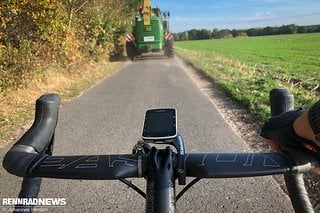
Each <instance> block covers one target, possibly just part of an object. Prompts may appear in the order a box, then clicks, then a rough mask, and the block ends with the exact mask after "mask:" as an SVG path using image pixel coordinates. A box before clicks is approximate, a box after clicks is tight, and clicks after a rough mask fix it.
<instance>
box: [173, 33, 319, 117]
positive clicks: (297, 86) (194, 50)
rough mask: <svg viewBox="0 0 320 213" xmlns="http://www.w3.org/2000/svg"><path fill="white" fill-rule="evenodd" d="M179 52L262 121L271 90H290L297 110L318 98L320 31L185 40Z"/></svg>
mask: <svg viewBox="0 0 320 213" xmlns="http://www.w3.org/2000/svg"><path fill="white" fill-rule="evenodd" d="M176 49H177V53H178V55H179V56H180V57H182V58H184V59H185V60H187V61H188V62H189V63H190V64H192V65H193V66H194V67H196V68H197V69H199V70H201V71H203V72H204V73H205V74H206V75H207V76H209V77H210V78H213V79H214V80H215V81H216V82H218V83H219V84H220V85H221V86H222V87H224V88H225V89H226V90H227V91H228V92H229V93H230V94H231V95H232V96H233V97H235V98H236V99H237V100H239V101H240V102H242V103H244V104H245V105H246V106H247V107H248V108H249V109H250V110H251V112H252V113H253V114H255V115H257V116H258V117H259V118H260V119H265V118H266V117H267V116H268V114H269V106H268V95H269V91H270V90H271V89H272V88H275V87H281V88H284V87H285V88H288V89H289V90H290V91H291V92H292V93H293V94H294V95H295V102H296V106H301V105H309V104H310V103H311V102H313V101H315V100H318V99H319V97H320V33H312V34H294V35H278V36H260V37H241V38H234V39H214V40H199V41H184V42H176Z"/></svg>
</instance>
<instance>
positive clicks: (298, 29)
mask: <svg viewBox="0 0 320 213" xmlns="http://www.w3.org/2000/svg"><path fill="white" fill-rule="evenodd" d="M315 32H320V25H308V26H298V25H295V24H290V25H283V26H281V27H269V26H268V27H264V28H260V27H256V28H250V29H239V30H236V29H233V30H230V29H221V30H219V29H217V28H214V29H213V30H208V29H201V30H198V29H192V30H188V31H184V32H180V33H175V34H174V35H175V40H176V41H185V40H201V39H221V38H234V37H239V36H265V35H282V34H295V33H315Z"/></svg>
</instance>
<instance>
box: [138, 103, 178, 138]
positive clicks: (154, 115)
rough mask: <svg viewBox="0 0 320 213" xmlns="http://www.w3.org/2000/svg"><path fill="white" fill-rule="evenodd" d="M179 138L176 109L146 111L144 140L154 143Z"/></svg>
mask: <svg viewBox="0 0 320 213" xmlns="http://www.w3.org/2000/svg"><path fill="white" fill-rule="evenodd" d="M175 137H177V116H176V109H173V108H165V109H150V110H147V111H146V114H145V119H144V125H143V131H142V138H143V139H144V140H150V141H153V142H161V141H167V140H170V139H174V138H175Z"/></svg>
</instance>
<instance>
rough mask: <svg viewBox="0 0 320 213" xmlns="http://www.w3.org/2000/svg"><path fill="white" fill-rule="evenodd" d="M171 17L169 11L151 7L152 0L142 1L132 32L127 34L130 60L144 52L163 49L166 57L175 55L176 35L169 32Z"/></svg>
mask: <svg viewBox="0 0 320 213" xmlns="http://www.w3.org/2000/svg"><path fill="white" fill-rule="evenodd" d="M169 17H170V12H168V11H164V12H161V10H160V9H159V8H158V7H156V8H151V5H150V0H143V1H141V2H140V7H139V10H138V11H137V13H136V15H135V23H134V26H133V31H132V34H128V35H127V36H126V50H127V56H128V58H129V59H130V60H132V61H134V60H135V58H137V57H141V56H142V53H148V52H160V51H162V50H163V51H164V55H165V56H166V57H168V58H172V57H174V46H173V45H174V36H173V34H172V33H170V32H169Z"/></svg>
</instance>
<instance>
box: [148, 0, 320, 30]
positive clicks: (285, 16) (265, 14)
mask: <svg viewBox="0 0 320 213" xmlns="http://www.w3.org/2000/svg"><path fill="white" fill-rule="evenodd" d="M151 5H152V7H155V6H159V7H160V9H161V10H169V11H170V13H171V17H170V30H171V31H172V32H183V31H185V30H186V29H188V30H190V29H202V28H205V29H213V28H218V29H226V28H227V29H247V28H251V27H265V26H281V25H285V24H292V23H294V24H297V25H310V24H320V0H259V1H258V0H220V1H217V0H211V1H210V0H207V1H206V0H151Z"/></svg>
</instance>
